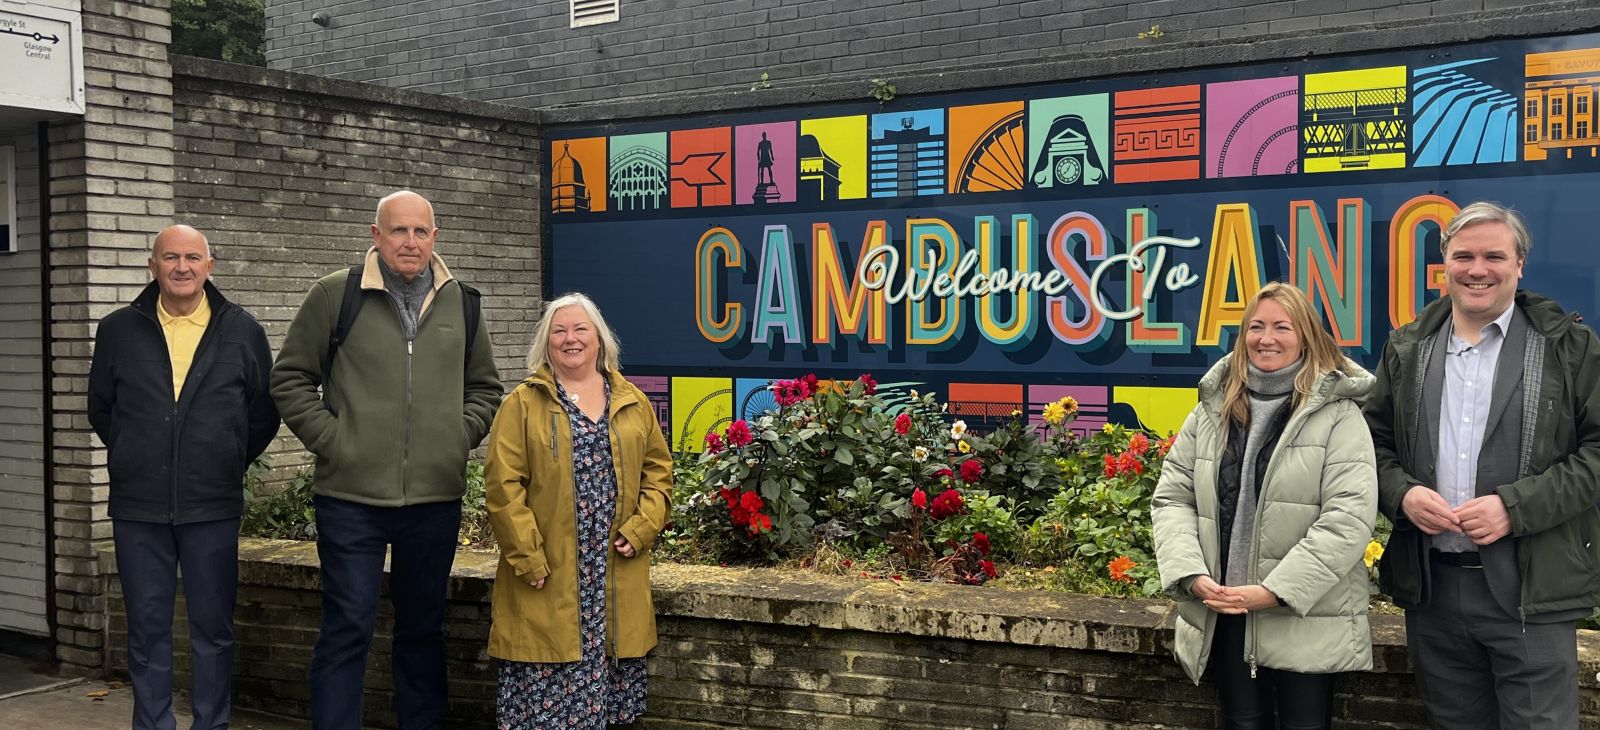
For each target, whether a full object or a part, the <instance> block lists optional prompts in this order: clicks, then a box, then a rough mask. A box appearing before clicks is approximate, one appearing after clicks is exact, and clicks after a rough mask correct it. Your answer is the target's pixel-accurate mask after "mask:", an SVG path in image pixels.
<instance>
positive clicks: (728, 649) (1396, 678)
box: [101, 539, 1600, 730]
mask: <svg viewBox="0 0 1600 730" xmlns="http://www.w3.org/2000/svg"><path fill="white" fill-rule="evenodd" d="M239 555H240V565H239V578H240V586H239V607H238V610H237V612H236V623H237V645H236V652H237V654H236V658H235V660H234V678H233V687H234V702H235V703H236V704H237V705H238V706H240V707H250V708H259V709H265V710H270V711H272V712H275V713H279V714H283V715H288V716H291V717H305V716H306V714H307V708H308V700H309V690H308V688H307V685H306V667H307V665H308V663H309V662H310V660H311V645H312V643H313V642H314V640H315V638H316V622H317V609H316V606H317V603H318V601H319V600H320V589H321V583H320V577H319V575H318V572H317V560H316V549H315V546H314V545H312V544H311V543H289V542H285V541H277V540H255V539H246V540H245V541H244V542H243V543H242V544H241V545H240V551H239ZM101 560H102V562H103V563H104V565H105V569H106V571H107V572H108V573H113V572H115V570H116V565H115V562H114V555H113V554H112V553H111V552H110V551H107V552H106V553H102V556H101ZM497 560H498V556H497V555H496V554H495V553H493V552H486V551H477V550H461V551H459V552H457V553H456V561H455V567H454V569H453V570H452V577H451V581H450V595H449V598H450V601H449V607H448V609H447V613H446V619H445V621H446V623H445V632H444V633H445V637H446V642H447V646H446V649H445V657H446V659H445V661H446V663H447V665H448V669H449V675H450V690H449V694H450V706H449V711H448V714H447V716H446V719H445V725H446V727H462V728H476V727H490V726H492V725H493V722H494V703H495V686H496V685H495V682H496V679H495V673H496V671H497V666H496V665H497V662H496V660H494V659H492V658H491V657H489V655H488V653H487V646H488V637H489V628H490V623H491V617H492V613H491V610H490V608H491V607H490V601H489V599H490V594H491V592H492V589H493V578H494V573H495V563H496V561H497ZM650 577H651V586H652V588H653V594H654V603H655V608H656V626H657V632H658V634H659V637H660V643H659V644H657V646H656V648H655V649H653V650H652V651H651V652H650V683H649V685H650V686H649V691H650V696H649V702H648V704H649V709H648V710H647V711H646V713H645V716H644V717H643V718H642V723H641V727H643V728H645V729H646V730H709V729H710V728H746V729H750V730H755V729H760V730H794V729H796V728H805V729H809V730H891V728H892V729H894V730H944V729H945V728H1001V727H1003V728H1009V729H1012V730H1062V729H1063V728H1065V729H1067V730H1132V729H1133V728H1151V727H1171V728H1180V727H1181V728H1204V727H1216V726H1217V711H1216V704H1215V702H1216V693H1215V689H1214V688H1213V687H1212V686H1211V685H1210V683H1209V682H1208V683H1207V684H1205V685H1203V686H1199V687H1196V686H1195V685H1194V684H1192V683H1190V682H1189V680H1188V679H1187V678H1185V677H1184V676H1183V672H1182V670H1180V669H1179V668H1178V665H1177V663H1176V662H1174V661H1173V660H1172V653H1171V652H1172V628H1171V627H1172V625H1173V622H1174V621H1175V620H1177V616H1176V613H1175V609H1174V607H1173V606H1172V604H1171V603H1170V602H1167V601H1158V600H1128V599H1118V598H1099V597H1093V596H1085V595H1079V594H1070V593H1046V592H1042V591H1020V590H1006V589H997V588H989V587H975V586H954V585H941V584H931V583H920V582H915V581H907V582H899V581H890V580H863V579H856V578H852V577H835V576H824V575H820V574H817V573H811V572H805V571H782V570H771V569H761V568H757V569H741V568H718V567H714V566H691V565H671V564H668V565H659V564H658V565H655V566H653V567H652V568H651V576H650ZM118 588H119V586H118V585H117V584H116V583H115V581H109V580H108V582H107V592H108V596H109V599H108V614H109V631H110V633H111V636H112V641H111V646H112V651H111V659H110V665H111V667H112V668H114V669H117V670H121V669H123V668H125V667H126V666H127V655H126V652H125V651H124V650H122V648H121V647H123V646H125V636H126V632H127V621H126V619H125V606H124V605H123V598H122V595H121V592H120V591H119V590H118ZM387 609H388V603H387V602H386V601H385V602H384V603H383V607H382V608H380V613H379V617H378V621H377V630H376V635H375V636H374V640H373V646H372V656H371V657H370V659H369V660H368V662H367V675H366V692H365V695H364V697H363V706H364V708H365V710H366V715H365V722H366V723H367V724H368V725H369V726H371V727H382V728H388V727H395V725H396V724H397V722H396V720H397V718H396V717H395V715H394V712H393V709H392V701H393V695H392V690H393V685H394V680H393V677H392V676H390V671H389V669H390V667H389V652H390V648H391V632H392V629H393V621H392V616H391V615H390V614H389V612H388V610H387ZM179 615H180V616H181V615H182V614H181V613H180V614H179ZM178 623H179V624H180V625H179V626H177V627H176V646H177V656H176V657H175V661H174V667H175V669H176V670H177V675H178V676H177V683H178V684H179V686H185V684H186V682H187V681H188V677H187V674H188V664H189V662H188V651H187V650H186V649H187V637H186V636H185V631H184V627H183V626H182V625H181V624H182V621H181V619H180V620H179V622H178ZM1372 624H1373V632H1372V639H1373V660H1374V666H1373V668H1372V669H1371V670H1369V671H1365V672H1350V673H1347V674H1344V675H1342V676H1341V677H1340V678H1339V683H1338V685H1337V687H1336V689H1337V692H1338V694H1337V695H1336V696H1335V698H1334V707H1333V713H1334V718H1335V719H1334V721H1333V722H1334V727H1338V728H1363V729H1367V728H1384V729H1385V730H1421V728H1425V727H1427V718H1426V717H1425V715H1424V714H1423V709H1422V705H1421V703H1420V701H1418V699H1417V691H1416V684H1415V682H1414V681H1413V679H1412V677H1411V675H1410V666H1409V662H1408V660H1407V654H1406V637H1405V623H1404V620H1403V619H1402V618H1401V617H1400V616H1393V615H1388V616H1385V615H1376V616H1373V617H1372ZM1597 650H1600V635H1597V634H1596V632H1592V631H1583V632H1580V633H1579V635H1578V656H1579V657H1580V666H1579V669H1578V680H1579V685H1580V686H1579V694H1580V703H1581V707H1582V718H1581V723H1582V724H1581V726H1582V727H1584V728H1593V727H1596V726H1600V713H1597V711H1596V708H1597V707H1600V705H1597V702H1596V701H1597V700H1600V681H1597V680H1596V679H1595V671H1596V670H1597V669H1600V663H1597V661H1596V659H1595V656H1596V651H1597Z"/></svg>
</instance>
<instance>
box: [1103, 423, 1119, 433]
mask: <svg viewBox="0 0 1600 730" xmlns="http://www.w3.org/2000/svg"><path fill="white" fill-rule="evenodd" d="M1100 430H1101V431H1105V432H1106V433H1116V431H1117V427H1116V426H1113V425H1111V424H1109V423H1108V424H1106V425H1104V426H1101V427H1100Z"/></svg>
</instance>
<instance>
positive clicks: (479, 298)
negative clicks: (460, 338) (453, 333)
mask: <svg viewBox="0 0 1600 730" xmlns="http://www.w3.org/2000/svg"><path fill="white" fill-rule="evenodd" d="M456 283H457V284H461V316H462V317H464V318H466V320H467V346H466V348H465V349H466V353H465V354H464V355H463V356H462V367H463V368H465V367H466V365H467V364H468V363H471V362H472V343H474V342H477V341H478V320H479V319H482V316H483V311H482V310H483V294H482V293H480V292H479V291H478V290H477V289H474V288H472V287H470V286H468V285H466V284H462V283H461V281H460V280H457V281H456ZM462 372H466V371H465V370H463V371H462Z"/></svg>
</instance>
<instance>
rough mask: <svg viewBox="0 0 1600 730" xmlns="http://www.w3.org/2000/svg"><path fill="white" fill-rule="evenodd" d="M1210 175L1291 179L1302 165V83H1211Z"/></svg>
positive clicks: (1208, 99) (1287, 78)
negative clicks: (1290, 175)
mask: <svg viewBox="0 0 1600 730" xmlns="http://www.w3.org/2000/svg"><path fill="white" fill-rule="evenodd" d="M1205 117H1206V123H1205V130H1206V135H1205V136H1206V177H1251V176H1255V175H1287V174H1289V173H1292V172H1295V171H1297V170H1298V169H1299V167H1300V143H1299V138H1300V135H1299V133H1300V79H1299V78H1297V77H1294V76H1280V77H1277V78H1270V79H1249V80H1246V81H1224V82H1221V83H1216V84H1206V115H1205Z"/></svg>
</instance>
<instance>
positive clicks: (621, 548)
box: [528, 537, 635, 590]
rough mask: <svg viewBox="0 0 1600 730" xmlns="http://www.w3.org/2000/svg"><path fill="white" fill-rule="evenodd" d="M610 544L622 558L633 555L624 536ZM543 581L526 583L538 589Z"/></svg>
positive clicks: (541, 586) (630, 546)
mask: <svg viewBox="0 0 1600 730" xmlns="http://www.w3.org/2000/svg"><path fill="white" fill-rule="evenodd" d="M612 546H613V547H615V548H616V549H617V553H618V554H619V555H621V556H622V557H624V558H631V557H633V556H634V552H635V551H634V549H633V544H632V543H630V542H628V538H626V537H618V538H617V541H616V542H614V543H612ZM544 581H545V579H544V578H540V579H538V580H530V581H528V585H530V586H533V589H534V590H539V589H541V588H543V587H544Z"/></svg>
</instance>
